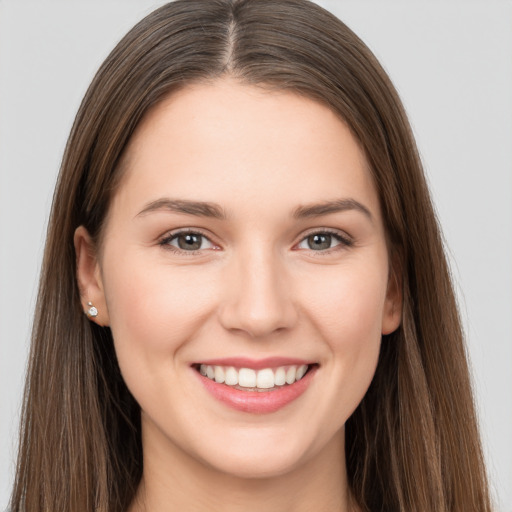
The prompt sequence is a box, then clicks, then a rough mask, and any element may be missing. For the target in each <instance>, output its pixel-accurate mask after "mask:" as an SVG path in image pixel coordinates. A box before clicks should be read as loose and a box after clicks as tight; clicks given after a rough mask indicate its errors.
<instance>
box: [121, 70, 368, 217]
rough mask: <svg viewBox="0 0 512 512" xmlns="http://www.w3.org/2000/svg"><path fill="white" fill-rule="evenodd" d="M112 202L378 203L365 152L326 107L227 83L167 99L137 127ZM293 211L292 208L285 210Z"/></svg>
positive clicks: (189, 89)
mask: <svg viewBox="0 0 512 512" xmlns="http://www.w3.org/2000/svg"><path fill="white" fill-rule="evenodd" d="M124 160H125V163H124V167H125V175H124V177H123V179H122V181H121V185H120V188H119V190H118V193H117V194H116V195H117V196H122V197H123V198H124V200H125V201H129V202H132V203H134V204H135V203H139V206H140V202H141V201H142V200H144V199H145V200H147V201H149V200H154V199H156V198H157V197H156V196H158V195H160V196H162V195H167V196H170V197H176V196H178V197H183V198H186V199H192V200H200V201H211V200H215V201H217V202H221V203H223V205H224V206H225V207H226V209H229V208H230V207H232V206H233V207H235V206H236V205H237V204H238V203H241V204H243V205H244V204H245V205H248V204H252V203H253V202H254V205H253V206H255V205H257V204H258V203H259V206H261V200H262V199H263V198H264V199H265V201H268V202H278V203H279V204H280V205H282V207H283V208H286V207H288V206H289V207H290V208H292V207H296V206H297V204H303V203H309V202H314V201H322V200H330V199H334V198H338V197H342V196H357V197H354V199H357V200H359V201H362V202H366V203H369V206H370V207H373V208H375V207H376V205H377V197H376V192H375V188H374V186H373V182H372V179H371V175H370V172H369V171H368V169H367V164H366V161H365V158H364V154H363V152H362V150H361V148H360V146H359V144H358V143H357V141H356V139H355V138H354V137H353V135H352V134H351V132H350V130H349V129H348V127H347V126H346V125H345V123H344V122H343V121H342V120H341V119H340V118H339V117H338V116H337V115H336V114H335V113H334V112H332V111H331V110H330V109H329V108H328V107H326V106H325V105H322V104H320V103H319V102H316V101H313V100H311V99H309V98H306V97H304V96H301V95H299V94H296V93H293V92H288V91H270V90H266V89H262V88H259V87H254V86H250V85H242V84H240V83H238V82H236V81H234V80H231V79H222V80H218V81H215V82H212V83H201V84H195V85H190V86H187V87H185V88H184V89H182V90H180V91H178V92H176V93H173V94H172V95H170V96H169V97H168V98H166V99H165V100H164V101H162V102H161V103H160V104H158V105H157V106H156V107H155V108H153V109H152V110H151V111H150V112H149V113H148V114H147V115H146V116H145V118H144V119H143V121H142V122H141V124H140V125H139V126H138V128H137V130H136V132H135V134H134V136H133V137H132V140H131V141H130V143H129V146H128V148H127V151H126V155H125V159H124ZM288 203H290V204H288Z"/></svg>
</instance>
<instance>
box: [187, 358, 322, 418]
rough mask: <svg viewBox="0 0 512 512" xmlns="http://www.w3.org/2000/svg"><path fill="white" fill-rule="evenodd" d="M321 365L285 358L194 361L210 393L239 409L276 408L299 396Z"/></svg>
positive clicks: (260, 410) (266, 410)
mask: <svg viewBox="0 0 512 512" xmlns="http://www.w3.org/2000/svg"><path fill="white" fill-rule="evenodd" d="M318 368H319V365H318V364H317V363H309V364H307V362H306V361H299V360H296V361H295V360H294V361H292V360H284V359H282V358H276V359H269V360H265V361H259V362H253V361H249V360H245V359H236V360H216V361H208V362H204V363H197V364H194V365H193V369H194V373H195V374H196V375H197V376H198V378H199V379H200V382H201V384H202V385H203V387H204V388H205V389H206V391H207V392H209V394H210V395H211V396H212V397H213V398H215V399H217V400H218V401H219V402H221V403H222V404H223V405H227V406H228V407H229V408H231V409H235V410H237V411H241V412H245V413H252V414H264V413H272V412H276V411H278V410H280V409H282V408H284V407H285V406H287V405H288V404H291V403H292V402H293V401H295V400H296V399H297V398H299V397H300V396H301V395H302V394H303V393H304V392H305V391H306V390H307V389H308V387H309V385H310V384H311V382H312V381H313V378H314V375H315V374H316V373H317V370H318Z"/></svg>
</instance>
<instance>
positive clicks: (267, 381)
mask: <svg viewBox="0 0 512 512" xmlns="http://www.w3.org/2000/svg"><path fill="white" fill-rule="evenodd" d="M256 387H257V388H261V389H269V388H273V387H274V372H273V371H272V370H271V369H270V368H265V369H264V370H260V371H259V372H258V374H257V375H256Z"/></svg>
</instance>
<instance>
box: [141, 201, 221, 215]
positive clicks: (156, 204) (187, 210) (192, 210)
mask: <svg viewBox="0 0 512 512" xmlns="http://www.w3.org/2000/svg"><path fill="white" fill-rule="evenodd" d="M158 210H165V211H169V212H174V213H184V214H186V215H196V216H198V217H212V218H214V219H220V220H224V219H226V217H227V216H226V213H225V212H224V210H223V209H222V208H221V207H220V206H219V205H217V204H215V203H208V202H204V201H189V200H187V199H168V198H166V197H164V198H161V199H157V200H156V201H152V202H150V203H148V204H147V205H146V206H145V207H144V208H143V209H142V210H141V211H140V212H139V213H138V214H137V215H136V216H137V217H138V216H140V215H145V214H147V213H151V212H155V211H158Z"/></svg>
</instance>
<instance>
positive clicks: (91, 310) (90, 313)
mask: <svg viewBox="0 0 512 512" xmlns="http://www.w3.org/2000/svg"><path fill="white" fill-rule="evenodd" d="M87 305H88V306H89V309H88V310H87V316H88V317H89V318H94V317H96V316H98V310H97V309H96V308H95V307H94V306H93V305H92V302H88V303H87Z"/></svg>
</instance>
